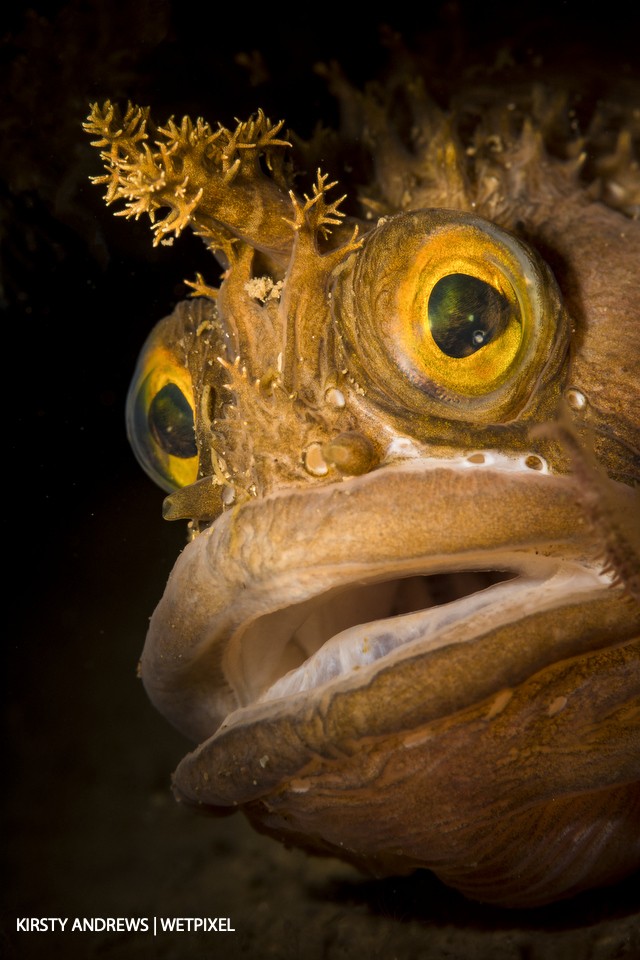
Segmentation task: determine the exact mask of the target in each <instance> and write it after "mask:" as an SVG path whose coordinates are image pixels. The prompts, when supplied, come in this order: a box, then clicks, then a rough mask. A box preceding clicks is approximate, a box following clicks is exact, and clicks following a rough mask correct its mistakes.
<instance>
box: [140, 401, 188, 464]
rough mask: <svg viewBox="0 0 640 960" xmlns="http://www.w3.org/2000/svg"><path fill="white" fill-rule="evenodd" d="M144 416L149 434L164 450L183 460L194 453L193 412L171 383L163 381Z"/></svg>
mask: <svg viewBox="0 0 640 960" xmlns="http://www.w3.org/2000/svg"><path fill="white" fill-rule="evenodd" d="M147 419H148V423H149V430H150V431H151V434H152V436H153V437H154V439H155V440H156V442H157V443H158V444H159V445H160V446H161V447H162V449H163V450H164V451H165V453H168V454H170V455H171V456H173V457H181V458H182V459H183V460H188V459H189V457H195V456H196V454H197V452H198V449H197V447H196V437H195V432H194V426H193V411H192V409H191V407H190V406H189V401H188V400H187V398H186V397H185V395H184V393H183V392H182V390H181V389H180V387H177V386H176V385H175V383H167V384H166V385H165V386H164V387H163V388H162V390H159V391H158V393H156V395H155V397H154V398H153V400H152V401H151V406H150V407H149V414H148V418H147Z"/></svg>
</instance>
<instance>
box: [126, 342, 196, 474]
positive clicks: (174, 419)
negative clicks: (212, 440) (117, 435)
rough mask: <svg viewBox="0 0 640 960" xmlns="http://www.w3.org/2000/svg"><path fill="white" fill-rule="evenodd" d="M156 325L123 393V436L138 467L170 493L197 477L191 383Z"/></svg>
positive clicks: (182, 364)
mask: <svg viewBox="0 0 640 960" xmlns="http://www.w3.org/2000/svg"><path fill="white" fill-rule="evenodd" d="M163 332H164V331H163V327H162V323H160V324H159V325H158V326H157V327H156V329H155V330H154V331H153V332H152V334H151V336H150V337H149V339H148V340H147V342H146V344H145V345H144V347H143V349H142V351H141V353H140V358H139V360H138V365H137V368H136V372H135V374H134V377H133V380H132V382H131V386H130V388H129V395H128V397H127V413H126V418H127V434H128V436H129V442H130V443H131V446H132V448H133V452H134V453H135V455H136V458H137V460H138V462H139V463H140V465H141V466H142V468H143V469H144V470H145V471H146V473H147V474H148V475H149V476H150V477H151V479H152V480H153V481H154V482H155V483H157V484H158V486H160V487H161V488H162V489H163V490H166V491H167V492H172V491H173V490H177V489H178V488H180V487H184V486H187V485H188V484H190V483H194V482H195V480H196V479H197V477H198V448H197V444H196V435H195V423H194V398H193V387H192V384H191V377H190V375H189V371H188V370H187V368H186V367H185V365H184V363H183V362H181V361H180V359H179V358H178V357H177V356H176V355H175V352H174V351H173V350H172V349H171V345H170V344H169V343H167V342H165V338H164V337H163Z"/></svg>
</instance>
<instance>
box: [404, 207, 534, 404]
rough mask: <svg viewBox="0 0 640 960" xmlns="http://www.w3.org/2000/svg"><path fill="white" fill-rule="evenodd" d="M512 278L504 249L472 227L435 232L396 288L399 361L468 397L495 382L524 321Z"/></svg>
mask: <svg viewBox="0 0 640 960" xmlns="http://www.w3.org/2000/svg"><path fill="white" fill-rule="evenodd" d="M510 277H513V278H514V280H513V282H511V280H510ZM518 278H519V281H520V283H522V282H523V278H522V271H521V266H520V264H519V263H518V262H517V260H516V258H515V257H514V256H513V254H512V253H511V251H510V250H509V249H508V248H506V247H504V246H502V245H500V246H498V245H497V244H496V243H495V242H494V241H493V240H492V238H490V237H488V236H487V234H486V233H484V232H483V231H481V230H479V229H477V228H476V227H475V226H473V225H469V224H461V225H458V226H455V225H447V227H446V229H444V230H442V231H441V232H436V233H435V235H433V236H432V237H430V240H429V243H428V244H426V245H425V246H424V247H423V248H422V249H421V250H419V251H418V252H417V255H416V256H415V257H414V259H413V262H412V263H411V264H410V265H409V267H408V269H407V271H406V274H405V277H404V279H403V281H402V283H401V284H400V285H399V288H398V299H397V311H396V313H395V319H396V324H395V325H396V329H395V330H393V336H394V338H397V339H396V342H397V344H398V347H399V348H400V352H401V353H402V354H403V355H404V358H405V363H404V364H403V365H405V368H406V365H408V367H410V368H414V370H415V371H416V373H417V374H418V375H420V374H421V373H424V374H425V375H426V376H428V378H429V380H431V381H433V382H435V383H437V384H438V385H439V386H440V387H442V388H444V390H446V391H447V392H449V391H455V393H457V394H463V395H465V396H468V397H477V396H482V395H484V394H486V393H489V392H491V391H492V390H495V389H496V388H497V387H499V386H500V385H501V384H502V383H503V382H504V381H505V380H506V378H507V376H508V375H509V371H510V370H511V368H512V365H513V363H514V361H515V360H516V358H517V356H518V353H519V352H520V351H521V350H524V349H525V348H526V345H527V341H528V338H529V330H530V327H531V325H530V323H529V322H528V320H529V318H528V316H527V309H528V308H527V303H528V301H527V298H526V297H523V298H520V297H518V294H517V283H518ZM482 287H486V293H485V295H484V296H482V297H480V294H481V292H482ZM474 298H475V309H474ZM469 304H470V306H469ZM465 307H466V309H463V308H465ZM447 325H448V326H449V327H450V330H447ZM465 325H466V328H465ZM434 331H435V335H434ZM448 343H449V344H451V346H449V347H447V344H448ZM465 354H466V355H465Z"/></svg>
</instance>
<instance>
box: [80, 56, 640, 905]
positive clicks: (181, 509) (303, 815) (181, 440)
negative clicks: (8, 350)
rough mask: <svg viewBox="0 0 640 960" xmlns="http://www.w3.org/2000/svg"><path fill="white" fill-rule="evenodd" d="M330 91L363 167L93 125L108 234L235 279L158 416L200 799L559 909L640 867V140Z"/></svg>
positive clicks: (183, 129)
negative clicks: (195, 246)
mask: <svg viewBox="0 0 640 960" xmlns="http://www.w3.org/2000/svg"><path fill="white" fill-rule="evenodd" d="M326 75H327V82H328V83H329V84H330V86H331V88H332V90H333V92H334V93H335V94H336V96H337V97H338V98H339V100H340V102H341V104H342V108H343V123H342V130H341V133H340V136H337V135H336V134H335V133H332V132H330V131H318V132H316V134H314V135H313V137H311V138H310V139H309V140H306V141H304V140H302V139H299V138H296V137H295V135H294V134H293V133H290V132H287V131H286V130H285V127H284V124H283V122H276V123H273V122H271V121H270V120H269V119H268V118H267V117H266V116H265V114H264V113H263V112H262V111H260V110H259V111H258V112H257V113H256V114H255V115H253V116H252V117H251V118H250V119H249V120H247V121H246V122H238V123H237V126H235V128H227V127H225V126H223V125H219V126H217V127H214V126H211V125H210V124H209V123H207V122H205V121H204V120H202V119H197V120H195V121H192V120H190V119H189V118H186V117H185V118H184V119H183V120H181V121H180V122H177V121H175V120H174V119H171V120H169V121H168V122H167V123H166V124H165V125H164V126H155V125H154V124H153V123H152V121H151V119H150V116H149V110H148V109H147V108H140V107H135V106H132V105H129V106H128V107H127V108H126V109H123V110H121V109H119V108H118V107H117V106H115V105H113V104H112V103H110V102H106V103H105V104H104V105H102V106H99V105H98V104H96V105H94V106H93V108H92V110H91V114H90V116H89V118H88V120H87V122H86V124H85V127H86V129H87V131H88V132H89V133H90V134H91V135H92V136H93V137H94V138H95V139H94V144H95V146H96V147H98V149H99V150H100V151H101V155H102V158H103V159H104V162H105V165H106V173H105V175H103V176H99V177H96V178H94V179H95V181H96V182H97V183H99V184H100V183H102V184H105V185H106V187H107V193H106V200H107V203H112V202H119V201H122V202H123V207H122V208H121V209H120V210H119V211H118V212H119V214H120V215H124V216H127V217H135V218H138V217H140V216H141V215H142V214H148V215H149V217H150V218H151V221H152V230H153V234H154V243H155V244H166V245H170V244H171V243H172V242H173V241H174V239H175V238H176V237H178V236H179V235H180V234H181V232H182V231H183V230H184V229H185V228H186V227H190V228H191V229H192V230H193V231H195V233H196V234H197V235H198V236H200V237H201V238H202V240H203V241H204V243H205V244H206V246H207V248H208V249H209V250H210V251H211V253H212V254H213V255H214V257H215V258H216V260H217V262H218V264H219V265H220V267H221V269H222V271H223V273H222V279H221V282H220V283H219V286H215V285H214V284H213V282H209V281H208V280H207V279H205V278H203V277H202V276H201V275H198V276H197V277H196V279H195V280H194V281H192V282H191V287H192V293H193V297H192V299H188V300H186V301H185V302H183V303H180V304H178V306H177V307H176V308H175V310H174V312H173V313H172V314H171V315H170V316H168V317H166V318H165V319H164V320H162V321H161V322H160V323H159V324H158V325H157V326H156V327H155V329H154V330H153V332H152V333H151V335H150V337H149V339H148V341H147V343H146V345H145V346H144V348H143V350H142V354H141V357H140V361H139V365H138V368H137V370H136V372H135V375H134V379H133V383H132V386H131V391H130V395H129V399H128V406H127V423H128V430H129V435H130V439H131V442H132V444H133V447H134V449H135V451H136V454H137V456H138V458H139V460H140V462H141V464H142V466H143V467H144V468H145V469H146V470H147V472H148V473H149V474H150V476H151V477H153V478H154V479H155V480H156V481H157V482H158V484H160V486H162V487H163V488H164V489H165V490H166V491H167V492H168V494H169V495H168V496H167V499H166V501H165V505H164V514H165V516H166V517H168V518H169V519H181V518H182V519H186V520H188V526H189V530H190V540H189V542H188V544H187V545H186V547H185V549H184V551H183V552H182V553H181V555H180V556H179V558H178V560H177V562H176V564H175V567H174V570H173V572H172V574H171V576H170V579H169V582H168V584H167V586H166V590H165V593H164V596H163V598H162V600H161V601H160V603H159V605H158V607H157V609H156V611H155V613H154V614H153V617H152V619H151V624H150V629H149V633H148V637H147V640H146V645H145V647H144V651H143V654H142V659H141V665H140V672H141V676H142V680H143V683H144V686H145V688H146V690H147V692H148V695H149V696H150V698H151V700H152V701H153V703H154V704H155V705H156V706H157V707H158V709H159V710H160V711H161V712H162V713H163V714H164V715H165V716H166V717H167V718H168V719H169V720H170V721H171V722H172V723H173V724H174V725H175V726H176V727H177V728H178V729H179V730H181V731H183V732H184V733H185V734H186V735H188V736H189V737H191V738H192V739H193V740H194V741H195V743H196V744H198V745H197V746H196V748H195V749H194V751H193V752H192V753H190V754H189V755H188V756H187V757H185V759H184V760H182V762H181V763H180V765H179V767H178V769H177V771H176V773H175V775H174V790H175V793H176V796H177V797H178V799H179V800H181V801H183V802H185V803H188V804H193V805H198V806H203V807H206V808H209V809H211V810H212V811H214V812H216V813H220V814H222V813H225V812H226V813H229V812H233V811H234V810H242V811H243V812H244V813H245V814H246V816H247V817H248V818H249V820H250V821H251V822H252V823H253V824H254V825H255V826H256V828H257V829H258V830H260V831H262V832H264V833H266V834H269V835H271V836H273V837H275V838H278V839H280V840H281V841H284V842H285V843H287V844H293V845H298V846H301V847H303V848H305V849H306V850H308V851H311V852H313V853H317V854H324V855H335V856H337V857H341V858H343V859H345V860H347V861H349V862H351V863H353V864H355V865H357V866H358V867H360V868H362V869H363V870H365V871H369V872H371V873H373V874H374V875H376V876H384V875H393V874H403V873H409V872H411V871H413V870H415V869H416V868H420V867H425V868H428V869H430V870H432V871H434V872H435V873H436V874H437V876H438V877H440V878H441V879H442V880H443V881H444V883H446V884H448V885H450V886H452V887H454V888H456V889H458V890H460V891H462V893H463V894H465V895H466V896H468V897H470V898H474V899H478V900H483V901H486V902H488V903H493V904H498V905H504V906H511V907H516V906H536V905H539V904H544V903H548V902H550V901H552V900H555V899H558V898H562V897H567V896H571V895H573V894H575V893H576V892H578V891H581V890H584V889H587V888H590V887H594V886H598V885H603V884H608V883H611V882H614V881H616V880H618V879H619V878H622V877H624V876H626V875H628V874H630V873H631V872H633V871H634V870H636V869H638V867H639V866H640V562H639V547H640V529H639V514H640V511H639V505H640V497H639V495H638V490H637V484H638V480H639V479H640V455H639V429H638V427H639V417H640V402H639V400H640V396H639V395H640V378H639V376H638V360H639V358H640V269H639V268H640V222H639V220H638V214H639V212H640V172H639V170H638V164H637V161H636V159H635V157H634V141H635V140H636V139H637V138H638V134H639V132H640V131H639V129H638V111H637V109H636V110H635V113H634V110H633V108H632V107H630V106H628V105H627V106H625V105H622V106H620V105H619V104H616V103H613V102H611V103H602V104H600V105H599V106H598V107H596V108H594V109H593V110H592V111H591V113H590V114H588V115H586V114H585V111H584V110H583V112H582V113H581V112H580V110H579V109H578V108H577V107H576V103H575V101H572V99H571V97H570V96H569V95H567V94H564V93H560V94H558V93H557V92H556V91H554V90H551V89H546V88H545V87H544V86H543V85H540V84H538V85H534V86H527V87H526V88H525V87H524V86H523V87H522V88H514V90H513V92H512V93H511V94H510V95H509V100H508V102H505V100H504V98H502V99H501V98H499V97H497V96H496V93H495V91H489V90H488V88H487V89H485V88H484V86H483V85H482V84H480V83H478V84H477V85H476V87H475V89H474V91H473V93H472V94H469V92H468V91H467V95H466V96H465V97H464V98H463V97H458V98H457V99H456V98H455V97H454V98H453V99H452V101H451V103H450V104H448V105H442V104H441V103H436V102H435V100H434V99H433V98H432V97H430V96H429V93H428V90H427V89H426V87H425V84H424V83H423V82H422V81H421V80H420V78H419V77H418V76H417V75H416V74H411V73H409V74H406V73H403V71H399V72H398V74H397V75H396V77H395V80H393V81H392V82H390V83H388V84H387V85H385V86H381V85H378V86H376V85H372V86H371V87H369V88H366V89H365V90H364V91H359V90H356V89H353V88H352V87H351V86H350V85H349V84H348V82H347V81H346V80H345V79H344V77H342V76H341V75H340V73H339V72H338V71H337V70H335V69H333V68H332V69H327V71H326ZM333 178H336V180H340V181H341V182H342V183H343V184H344V185H346V186H347V195H346V197H345V196H341V191H340V190H339V189H338V187H337V185H336V183H335V182H334V180H333ZM213 265H214V264H213V261H212V267H213Z"/></svg>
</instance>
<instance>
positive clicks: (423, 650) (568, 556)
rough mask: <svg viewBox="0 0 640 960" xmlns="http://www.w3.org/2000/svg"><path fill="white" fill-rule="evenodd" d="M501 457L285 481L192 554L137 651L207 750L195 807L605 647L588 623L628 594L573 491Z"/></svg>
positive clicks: (158, 690)
mask: <svg viewBox="0 0 640 960" xmlns="http://www.w3.org/2000/svg"><path fill="white" fill-rule="evenodd" d="M504 461H505V462H504V463H502V462H501V461H500V459H499V458H495V457H494V458H493V461H492V463H491V464H490V466H486V465H484V464H483V465H482V466H480V467H478V468H477V469H474V470H470V469H468V468H467V466H466V465H464V466H463V465H462V464H458V463H451V462H447V463H445V464H443V463H442V462H439V463H436V464H435V465H434V463H433V462H429V463H428V464H425V463H424V462H419V461H415V462H411V463H402V464H399V465H392V466H389V467H384V468H381V469H379V470H378V471H375V472H373V473H371V474H367V475H365V476H363V477H358V478H355V479H353V480H350V481H347V482H346V483H343V484H333V485H327V486H324V487H320V488H316V489H313V490H293V491H292V490H289V491H280V492H277V493H275V494H273V495H271V496H270V497H268V498H265V499H264V500H262V501H252V502H249V503H248V504H245V505H243V506H241V507H239V508H237V509H236V510H235V511H229V512H227V513H225V514H223V515H222V517H221V518H219V520H218V521H216V522H215V523H214V524H213V525H212V527H211V528H209V529H208V530H207V531H205V532H204V533H203V534H201V535H200V536H198V537H197V538H196V540H195V541H193V542H192V543H191V544H190V545H189V546H188V547H187V548H186V549H185V550H184V552H183V554H182V555H181V557H180V558H179V560H178V562H177V563H176V567H175V569H174V572H173V573H172V576H171V578H170V580H169V583H168V584H167V589H166V591H165V595H164V597H163V599H162V601H161V603H160V605H159V606H158V608H157V610H156V612H155V613H154V616H153V617H152V620H151V626H150V631H149V635H148V638H147V642H146V645H145V650H144V652H143V657H142V661H141V673H142V678H143V681H144V683H145V686H146V688H147V691H148V693H149V695H150V697H151V699H152V700H153V701H154V703H155V704H156V706H157V707H158V708H159V709H160V711H161V712H162V713H164V714H165V715H166V716H167V717H168V718H169V719H170V720H171V721H172V722H173V723H174V724H175V725H176V726H177V727H178V728H179V729H181V730H182V731H183V732H184V733H186V734H187V735H188V736H190V737H192V738H193V739H195V740H196V741H198V742H201V743H200V746H199V747H198V748H197V750H196V751H195V752H194V753H192V754H190V755H189V756H188V757H187V758H185V760H184V761H183V762H182V764H181V765H180V767H179V768H178V771H177V774H176V788H177V791H178V793H179V794H180V795H181V796H182V798H183V799H186V800H189V801H191V802H198V803H201V802H206V803H208V804H210V805H212V806H225V805H237V804H238V803H243V802H248V801H250V800H252V799H254V798H255V797H257V796H260V795H262V794H263V793H264V792H265V791H268V790H271V789H273V788H274V786H276V785H277V784H278V783H280V782H282V780H283V779H286V778H287V777H292V776H294V775H295V772H296V771H297V770H299V769H300V768H301V766H304V765H305V763H306V762H308V761H309V757H311V756H313V755H314V753H316V754H317V753H318V752H323V751H327V750H328V751H329V752H331V751H335V750H338V751H340V750H344V749H346V744H348V743H350V742H352V741H353V739H354V737H355V736H356V732H357V733H358V735H368V736H378V735H382V734H388V732H389V731H394V730H404V731H405V732H408V731H410V730H411V729H412V728H413V727H414V726H416V724H418V725H419V724H420V723H423V722H424V721H425V719H428V718H429V716H432V715H434V711H435V714H436V715H437V714H438V711H440V713H441V714H442V713H443V712H451V711H455V710H458V709H462V708H463V707H464V706H466V705H468V704H469V703H473V702H477V700H478V699H479V698H480V699H482V698H483V697H484V698H491V697H494V696H495V695H497V694H499V692H500V691H501V690H503V689H504V688H506V687H509V686H510V685H511V684H512V683H513V682H517V681H518V679H521V678H523V677H526V676H530V675H531V674H532V673H533V672H535V671H536V670H537V669H540V668H541V666H544V665H545V664H546V663H551V662H553V661H555V660H558V659H561V658H564V657H570V656H574V655H576V654H578V653H580V652H582V651H583V649H584V648H585V646H586V647H587V648H588V647H589V644H591V645H592V646H595V647H597V646H598V645H599V644H600V645H604V643H605V642H606V640H605V638H604V636H603V635H602V634H601V633H598V631H597V630H596V631H595V632H594V630H591V631H589V630H588V629H587V630H586V632H585V623H586V624H587V625H588V624H591V623H592V622H593V621H594V618H595V619H597V617H600V619H601V620H602V616H603V615H602V610H604V608H605V607H606V606H607V604H608V603H610V602H611V600H610V597H611V594H616V593H618V592H619V591H616V590H611V589H610V588H611V579H610V577H608V576H607V575H606V574H605V573H604V572H603V571H602V563H601V559H600V556H601V544H600V543H599V542H598V538H597V536H596V535H595V534H594V531H593V529H592V528H591V526H590V524H589V523H588V522H587V520H586V518H585V513H584V510H583V509H582V507H581V503H580V491H579V490H578V488H577V486H576V483H575V482H574V481H573V480H572V478H570V477H567V476H553V475H550V474H546V475H541V474H540V473H534V472H533V471H530V470H527V469H526V468H514V464H513V461H508V462H507V458H504ZM599 605H600V606H599ZM601 607H602V609H600V608H601ZM596 608H598V610H599V611H600V612H599V613H598V614H595V613H594V612H593V611H595V610H596ZM585 611H591V612H587V613H585ZM606 619H607V617H606V616H605V617H604V620H606ZM603 622H604V621H603ZM462 664H466V665H467V666H466V667H463V666H462ZM463 669H466V670H468V678H466V677H465V680H464V682H462V681H461V680H460V671H461V670H463ZM452 671H453V672H452ZM454 677H455V678H457V679H456V682H455V683H454V682H453V678H454ZM385 690H388V691H389V693H388V697H387V698H386V699H385V695H384V691H385ZM381 696H382V698H383V700H384V702H385V707H384V710H381V709H380V702H381ZM294 729H295V734H293V735H292V733H291V731H292V730H294ZM292 736H293V741H295V743H296V746H295V747H292V746H291V743H292ZM279 742H280V743H281V744H282V745H283V747H282V750H281V751H280V753H281V755H278V743H279ZM265 757H268V764H267V763H266V761H264V758H265ZM266 767H268V769H266ZM212 771H213V772H212Z"/></svg>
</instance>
